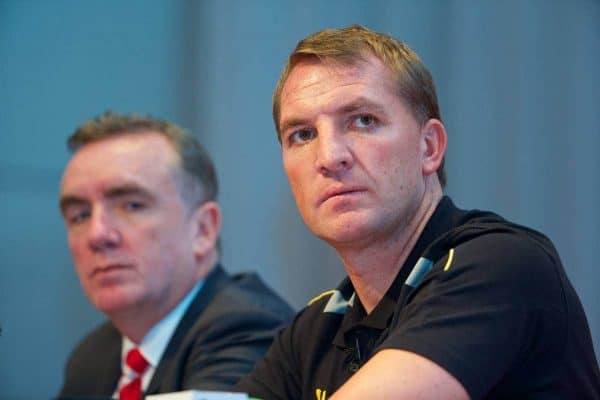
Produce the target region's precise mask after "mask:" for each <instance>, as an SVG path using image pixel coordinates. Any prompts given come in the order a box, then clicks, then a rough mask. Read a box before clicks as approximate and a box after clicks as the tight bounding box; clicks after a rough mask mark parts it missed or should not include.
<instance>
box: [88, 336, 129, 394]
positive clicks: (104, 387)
mask: <svg viewBox="0 0 600 400" xmlns="http://www.w3.org/2000/svg"><path fill="white" fill-rule="evenodd" d="M110 327H111V332H110V336H109V338H108V342H107V343H106V345H101V346H99V347H98V348H100V349H102V350H101V351H100V353H99V354H97V356H96V362H95V363H96V365H97V366H98V367H99V369H100V368H104V371H101V370H98V374H97V375H96V376H94V377H92V379H94V380H96V385H97V393H101V394H102V395H107V396H112V394H113V392H114V391H115V389H116V388H117V384H118V383H119V378H120V376H121V346H122V345H123V341H122V338H121V334H120V333H119V331H117V330H116V328H115V327H114V326H113V325H112V324H111V325H110Z"/></svg>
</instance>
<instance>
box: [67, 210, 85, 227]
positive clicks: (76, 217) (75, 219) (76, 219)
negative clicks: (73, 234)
mask: <svg viewBox="0 0 600 400" xmlns="http://www.w3.org/2000/svg"><path fill="white" fill-rule="evenodd" d="M89 217H90V212H89V211H88V210H85V211H79V212H77V213H73V214H72V215H69V216H68V217H67V221H68V222H69V224H72V225H75V224H80V223H82V222H83V221H85V220H86V219H88V218H89Z"/></svg>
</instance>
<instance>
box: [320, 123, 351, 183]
mask: <svg viewBox="0 0 600 400" xmlns="http://www.w3.org/2000/svg"><path fill="white" fill-rule="evenodd" d="M317 146H318V149H317V161H316V165H317V168H318V170H319V172H320V173H321V174H323V175H326V176H329V175H335V174H337V173H340V172H343V171H345V170H348V169H350V168H351V167H352V165H353V163H354V156H353V154H352V149H351V143H350V141H349V138H348V137H347V136H346V135H344V133H343V132H341V131H339V130H336V129H335V128H332V127H323V128H322V129H321V130H320V131H319V133H318V136H317Z"/></svg>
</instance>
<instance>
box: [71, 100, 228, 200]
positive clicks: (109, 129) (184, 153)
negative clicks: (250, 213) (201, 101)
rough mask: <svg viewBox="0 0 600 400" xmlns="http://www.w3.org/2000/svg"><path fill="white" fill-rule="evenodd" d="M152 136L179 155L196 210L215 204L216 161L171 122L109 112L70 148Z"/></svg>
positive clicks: (83, 129) (186, 193)
mask: <svg viewBox="0 0 600 400" xmlns="http://www.w3.org/2000/svg"><path fill="white" fill-rule="evenodd" d="M148 132H153V133H158V134H160V135H162V136H163V137H165V138H166V139H167V140H168V141H169V143H171V145H172V146H173V148H174V149H175V152H176V153H177V154H178V156H179V160H180V165H181V172H182V173H181V177H182V185H181V186H182V188H181V190H182V196H183V197H184V198H185V199H187V200H189V201H190V204H191V205H193V206H195V205H198V204H200V203H202V202H205V201H211V200H215V199H216V197H217V192H218V181H217V175H216V172H215V167H214V164H213V162H212V160H211V159H210V157H209V155H208V153H207V152H206V150H204V148H203V147H202V146H201V145H200V143H199V142H198V141H197V140H196V138H195V137H194V136H193V135H192V134H191V133H189V132H188V131H186V130H185V129H183V128H181V127H179V126H177V125H175V124H173V123H171V122H167V121H164V120H160V119H157V118H153V117H150V116H142V115H137V114H131V115H122V114H118V113H115V112H112V111H107V112H105V113H104V114H102V115H99V116H98V117H96V118H94V119H92V120H90V121H87V122H85V123H83V124H82V125H80V126H79V127H78V128H77V129H76V130H75V132H74V133H73V134H72V135H71V136H70V137H69V139H68V140H67V147H68V148H69V150H71V152H73V153H74V152H76V151H77V150H79V149H80V148H81V147H83V146H85V145H86V144H88V143H93V142H96V141H98V140H102V139H104V138H106V137H111V136H114V135H123V134H138V133H148Z"/></svg>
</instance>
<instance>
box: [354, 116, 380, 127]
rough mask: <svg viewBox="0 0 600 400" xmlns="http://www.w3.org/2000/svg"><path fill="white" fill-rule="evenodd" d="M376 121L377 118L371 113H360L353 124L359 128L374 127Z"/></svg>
mask: <svg viewBox="0 0 600 400" xmlns="http://www.w3.org/2000/svg"><path fill="white" fill-rule="evenodd" d="M376 123H377V118H375V117H374V116H372V115H369V114H363V115H359V116H357V117H355V118H354V119H353V121H352V124H353V125H354V126H355V127H357V128H359V129H365V128H372V127H373V125H375V124H376Z"/></svg>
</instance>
